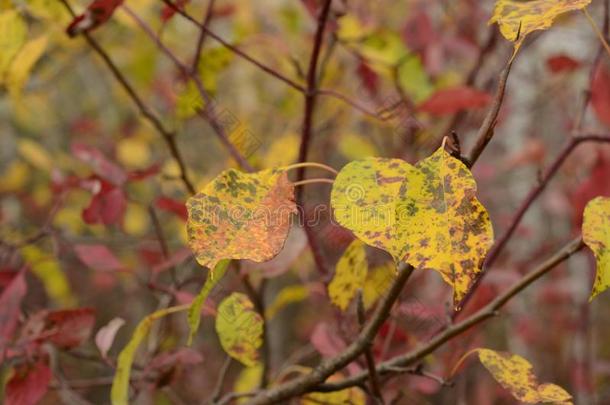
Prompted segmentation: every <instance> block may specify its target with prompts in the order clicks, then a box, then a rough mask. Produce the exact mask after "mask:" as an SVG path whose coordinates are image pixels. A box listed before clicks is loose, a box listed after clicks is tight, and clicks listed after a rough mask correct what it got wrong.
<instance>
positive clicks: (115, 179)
mask: <svg viewBox="0 0 610 405" xmlns="http://www.w3.org/2000/svg"><path fill="white" fill-rule="evenodd" d="M71 150H72V153H73V154H74V156H75V157H76V158H77V159H78V160H80V161H82V162H84V163H86V164H87V165H89V167H91V170H93V172H94V173H95V174H97V175H98V176H99V177H101V178H102V179H104V180H106V181H108V182H110V183H112V184H114V185H115V186H120V185H122V184H124V183H125V181H127V174H126V173H125V171H124V170H123V169H122V168H121V167H120V166H118V165H117V164H116V163H114V162H112V161H110V160H109V159H108V158H106V156H104V154H103V153H102V152H100V151H99V150H97V149H96V148H94V147H91V146H88V145H85V144H82V143H78V142H75V143H73V144H72V146H71Z"/></svg>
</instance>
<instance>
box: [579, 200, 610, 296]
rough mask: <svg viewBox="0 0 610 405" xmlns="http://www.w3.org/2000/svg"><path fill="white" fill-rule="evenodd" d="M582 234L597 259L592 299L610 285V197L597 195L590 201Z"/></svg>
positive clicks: (586, 209)
mask: <svg viewBox="0 0 610 405" xmlns="http://www.w3.org/2000/svg"><path fill="white" fill-rule="evenodd" d="M582 236H583V240H584V242H585V243H586V244H587V246H589V248H591V250H592V251H593V253H594V254H595V259H596V261H597V274H596V276H595V283H594V284H593V291H592V292H591V297H590V298H589V301H591V300H592V299H593V298H594V297H595V296H596V295H597V294H599V293H601V292H603V291H604V290H606V289H607V288H608V287H610V198H608V197H597V198H595V199H593V200H591V201H589V203H588V204H587V207H586V208H585V212H584V219H583V224H582Z"/></svg>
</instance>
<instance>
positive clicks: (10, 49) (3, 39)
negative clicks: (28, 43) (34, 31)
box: [0, 10, 28, 82]
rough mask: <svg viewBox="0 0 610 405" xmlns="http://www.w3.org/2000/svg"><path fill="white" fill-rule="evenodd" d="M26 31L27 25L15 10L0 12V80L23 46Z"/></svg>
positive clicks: (0, 80)
mask: <svg viewBox="0 0 610 405" xmlns="http://www.w3.org/2000/svg"><path fill="white" fill-rule="evenodd" d="M27 33H28V27H27V25H26V24H25V21H23V18H21V16H20V15H19V13H18V12H17V11H16V10H7V11H4V12H2V13H0V49H1V50H2V51H0V82H2V79H3V78H4V75H5V74H6V70H7V69H8V67H9V66H10V64H11V61H12V60H13V58H14V57H15V55H17V52H19V49H21V47H22V46H23V43H24V42H25V39H26V37H27Z"/></svg>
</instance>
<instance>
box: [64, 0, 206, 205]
mask: <svg viewBox="0 0 610 405" xmlns="http://www.w3.org/2000/svg"><path fill="white" fill-rule="evenodd" d="M60 1H61V2H62V3H63V5H64V6H65V7H66V9H67V10H68V12H69V13H70V15H72V17H74V16H75V15H76V14H75V13H74V10H73V9H72V7H71V6H70V4H69V3H68V0H60ZM83 36H84V37H85V39H86V40H87V42H88V43H89V45H90V46H91V48H93V50H94V51H95V52H96V53H97V54H98V55H99V56H100V57H101V58H102V60H103V61H104V63H105V64H106V66H108V68H109V69H110V71H111V72H112V74H113V75H114V77H115V78H116V80H117V81H118V82H119V83H120V84H121V86H122V87H123V89H124V90H125V91H126V92H127V94H128V95H129V97H130V98H131V99H132V101H133V102H134V103H135V104H136V106H137V107H138V109H139V110H140V113H141V114H142V116H143V117H144V118H145V119H146V120H148V122H150V123H151V124H152V126H153V127H154V128H155V129H156V130H157V132H159V134H160V135H161V136H162V137H163V140H164V141H165V143H166V144H167V147H168V148H169V151H170V154H171V155H172V157H173V158H174V160H176V162H177V163H178V168H179V170H180V179H181V180H182V182H183V183H184V186H185V187H186V189H187V190H188V191H189V193H191V194H195V187H194V186H193V183H192V182H191V180H190V179H189V176H188V174H187V170H186V164H185V163H184V159H183V158H182V155H181V153H180V150H179V149H178V145H177V144H176V138H175V134H174V133H173V132H171V131H169V130H168V129H166V128H165V126H164V125H163V123H162V122H161V120H160V119H159V118H158V117H157V116H156V115H155V114H154V113H153V112H152V110H150V109H149V108H148V106H147V105H146V104H145V103H144V101H143V100H142V98H141V97H140V96H139V95H138V93H137V92H136V91H135V89H134V88H133V86H132V85H131V83H129V81H128V80H127V78H126V77H125V76H124V75H123V73H122V72H121V71H120V70H119V68H118V67H117V65H116V64H115V63H114V61H113V60H112V59H111V58H110V55H108V53H106V51H104V49H103V48H102V47H101V45H100V44H99V43H98V42H97V41H96V40H95V39H94V38H93V36H91V34H89V33H88V32H84V33H83Z"/></svg>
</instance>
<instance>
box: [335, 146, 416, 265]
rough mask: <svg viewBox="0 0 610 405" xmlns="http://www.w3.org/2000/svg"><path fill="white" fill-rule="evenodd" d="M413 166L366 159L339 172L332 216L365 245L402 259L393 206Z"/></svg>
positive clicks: (395, 160)
mask: <svg viewBox="0 0 610 405" xmlns="http://www.w3.org/2000/svg"><path fill="white" fill-rule="evenodd" d="M416 174H417V173H416V170H415V168H414V167H413V166H411V165H410V164H408V163H407V162H405V161H404V160H400V159H384V158H367V159H363V160H357V161H354V162H351V163H348V164H347V165H345V166H344V167H343V169H341V171H340V172H339V174H338V175H337V178H336V179H335V182H334V184H333V188H332V192H331V197H330V198H331V205H332V208H333V215H334V217H335V219H336V220H337V222H338V223H339V224H341V225H342V226H344V227H346V228H347V229H349V230H351V231H352V232H353V233H354V235H356V236H357V237H358V238H359V239H360V240H362V241H363V242H364V243H366V244H368V245H371V246H374V247H377V248H379V249H383V250H385V251H387V252H389V253H390V254H391V255H392V256H393V257H394V259H395V260H396V261H398V260H400V259H401V258H402V252H403V250H404V249H403V245H404V244H403V243H402V242H401V241H400V240H398V239H396V226H397V224H396V204H397V202H398V198H399V193H400V187H401V185H402V183H403V181H404V179H405V178H406V177H407V176H409V175H416Z"/></svg>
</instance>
